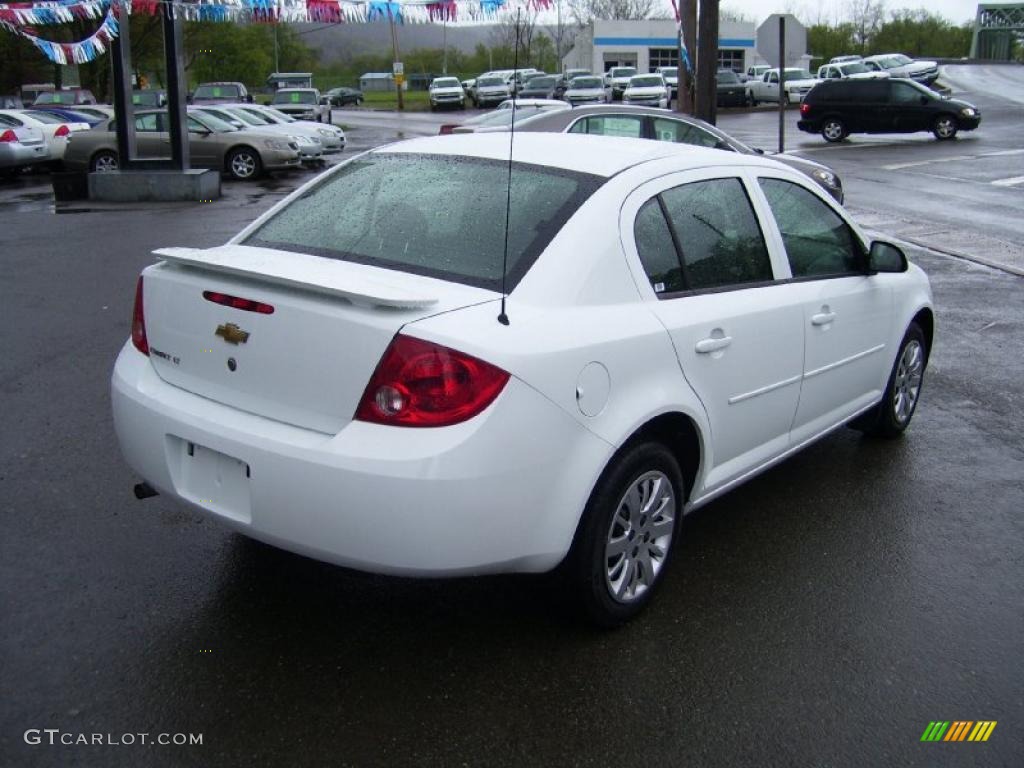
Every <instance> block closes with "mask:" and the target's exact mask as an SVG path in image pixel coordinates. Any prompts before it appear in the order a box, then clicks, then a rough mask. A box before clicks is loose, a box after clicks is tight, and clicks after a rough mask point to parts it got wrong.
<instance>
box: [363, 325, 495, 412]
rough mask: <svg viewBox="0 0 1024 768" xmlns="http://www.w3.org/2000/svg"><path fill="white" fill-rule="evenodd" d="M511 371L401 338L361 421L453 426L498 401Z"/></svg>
mask: <svg viewBox="0 0 1024 768" xmlns="http://www.w3.org/2000/svg"><path fill="white" fill-rule="evenodd" d="M507 382H508V373H506V372H505V371H503V370H501V369H500V368H497V367H496V366H493V365H491V364H490V363H485V362H484V361H483V360H478V359H477V358H475V357H471V356H469V355H465V354H463V353H461V352H457V351H456V350H454V349H449V348H448V347H442V346H441V345H440V344H432V343H430V342H428V341H421V340H419V339H414V338H412V337H410V336H402V335H399V336H395V338H393V339H392V340H391V344H390V345H388V348H387V350H385V352H384V356H383V357H382V358H381V361H380V363H378V364H377V370H375V371H374V372H373V376H371V377H370V383H369V384H368V385H367V386H366V391H365V392H363V398H362V400H361V401H360V402H359V407H358V408H357V409H356V415H355V418H356V419H357V420H358V421H369V422H372V423H374V424H393V425H395V426H401V427H447V426H449V425H451V424H458V423H459V422H462V421H466V420H467V419H471V418H473V417H474V416H476V415H477V414H478V413H480V412H481V411H483V410H484V408H486V407H487V406H488V405H490V404H491V403H492V402H494V398H496V397H497V396H498V395H499V394H500V393H501V390H502V389H504V387H505V384H506V383H507Z"/></svg>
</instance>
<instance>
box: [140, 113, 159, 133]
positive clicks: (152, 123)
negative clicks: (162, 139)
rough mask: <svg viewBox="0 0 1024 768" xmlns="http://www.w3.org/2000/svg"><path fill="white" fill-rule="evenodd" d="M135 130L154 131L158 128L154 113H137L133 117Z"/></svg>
mask: <svg viewBox="0 0 1024 768" xmlns="http://www.w3.org/2000/svg"><path fill="white" fill-rule="evenodd" d="M135 130H136V131H142V132H144V133H155V132H156V131H158V130H160V128H159V126H158V125H157V122H156V113H155V112H151V113H150V114H148V115H139V116H138V117H136V118H135Z"/></svg>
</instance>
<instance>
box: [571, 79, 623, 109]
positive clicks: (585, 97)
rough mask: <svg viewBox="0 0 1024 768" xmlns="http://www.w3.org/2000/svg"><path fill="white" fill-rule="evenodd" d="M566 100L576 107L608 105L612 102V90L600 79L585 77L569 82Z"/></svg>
mask: <svg viewBox="0 0 1024 768" xmlns="http://www.w3.org/2000/svg"><path fill="white" fill-rule="evenodd" d="M564 98H565V100H566V101H567V102H569V103H570V104H572V105H573V106H574V107H575V106H576V105H578V104H607V103H608V102H610V101H611V100H612V89H611V88H609V87H608V86H606V85H605V84H604V80H603V79H602V78H600V77H595V76H594V75H583V76H581V77H574V78H573V79H572V80H570V81H569V87H568V88H566V89H565V94H564Z"/></svg>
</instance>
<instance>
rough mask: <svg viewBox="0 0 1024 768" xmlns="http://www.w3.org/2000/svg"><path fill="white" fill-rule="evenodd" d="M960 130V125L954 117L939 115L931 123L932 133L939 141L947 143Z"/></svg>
mask: <svg viewBox="0 0 1024 768" xmlns="http://www.w3.org/2000/svg"><path fill="white" fill-rule="evenodd" d="M959 130H960V123H959V121H958V120H957V119H956V115H939V116H938V117H936V118H935V122H934V123H932V133H933V134H935V138H936V139H938V140H939V141H949V140H950V139H955V138H956V132H957V131H959Z"/></svg>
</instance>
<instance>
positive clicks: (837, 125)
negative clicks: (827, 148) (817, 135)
mask: <svg viewBox="0 0 1024 768" xmlns="http://www.w3.org/2000/svg"><path fill="white" fill-rule="evenodd" d="M821 135H822V137H823V138H824V139H825V141H830V142H836V141H842V140H843V139H845V138H846V124H845V123H844V122H843V121H842V120H840V119H839V118H838V117H827V118H825V122H823V123H822V124H821Z"/></svg>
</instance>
